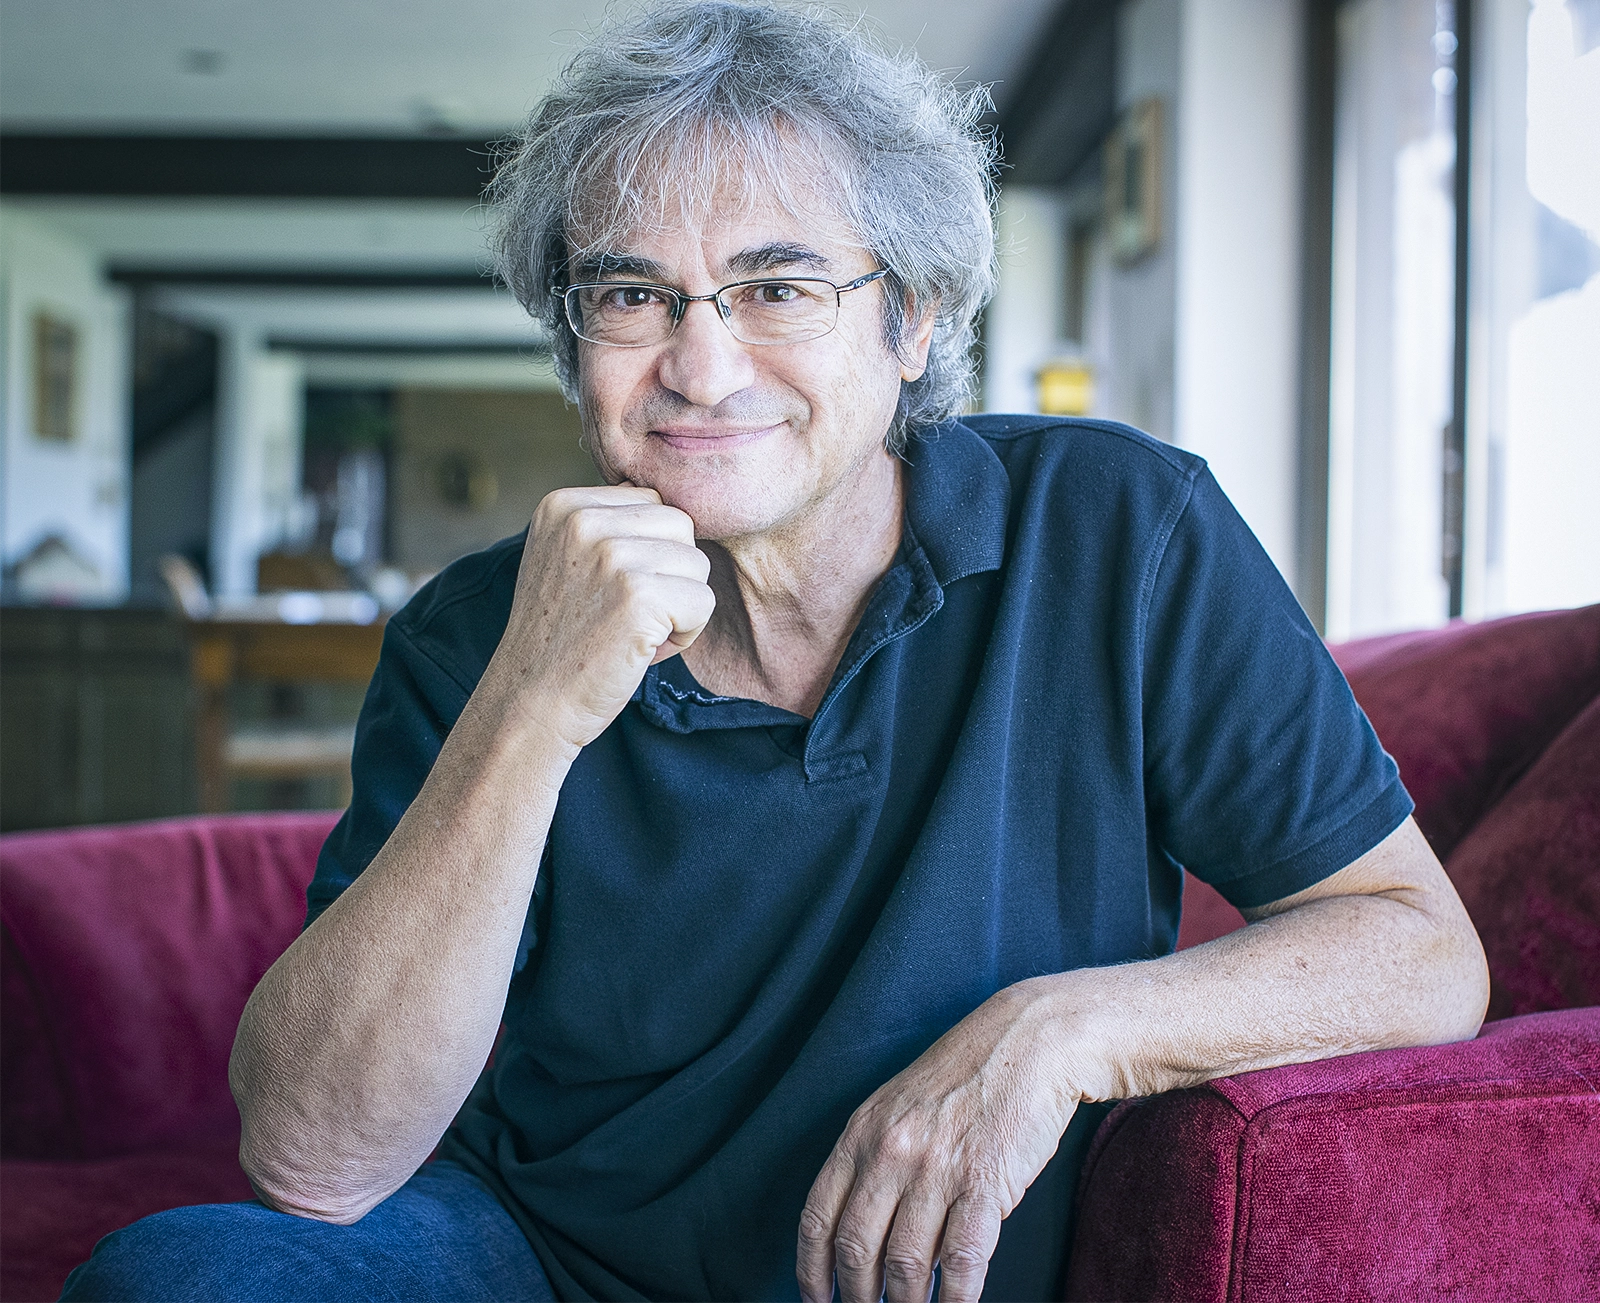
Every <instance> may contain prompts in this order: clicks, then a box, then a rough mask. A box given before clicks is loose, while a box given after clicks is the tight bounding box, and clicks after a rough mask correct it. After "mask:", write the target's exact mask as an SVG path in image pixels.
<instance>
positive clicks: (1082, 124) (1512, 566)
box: [0, 0, 1600, 831]
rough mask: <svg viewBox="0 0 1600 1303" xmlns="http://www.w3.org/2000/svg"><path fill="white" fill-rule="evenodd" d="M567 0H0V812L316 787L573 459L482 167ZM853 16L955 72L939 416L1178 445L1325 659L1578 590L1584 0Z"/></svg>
mask: <svg viewBox="0 0 1600 1303" xmlns="http://www.w3.org/2000/svg"><path fill="white" fill-rule="evenodd" d="M850 7H851V8H852V10H854V8H855V6H854V5H852V6H850ZM604 8H605V6H604V5H603V4H602V3H600V0H453V2H452V3H449V4H446V3H443V0H395V3H391V4H386V5H382V6H376V5H372V4H365V3H355V0H316V2H315V3H313V2H312V0H275V2H274V3H273V4H271V5H261V4H245V3H242V2H241V0H142V2H141V3H139V4H132V5H130V4H125V3H112V0H79V2H78V3H74V4H70V5H64V4H60V3H54V2H52V0H7V3H6V5H5V7H4V9H3V10H0V353H3V366H0V377H3V385H4V399H3V419H4V431H3V442H0V564H3V578H0V602H3V609H0V829H3V830H7V831H9V830H13V829H24V828H41V827H52V826H62V825H68V824H79V823H100V822H107V821H117V820H128V819H139V818H149V817H156V816H161V815H170V814H180V813H185V812H191V811H197V810H229V809H232V810H250V809H277V808H322V807H331V806H335V805H338V804H341V803H342V801H343V800H344V796H345V793H346V792H347V790H348V784H349V774H348V756H349V750H350V744H351V739H352V736H353V727H354V720H355V715H356V712H357V710H358V709H359V706H360V702H361V698H362V693H363V691H364V688H365V683H366V680H367V678H368V677H369V676H370V674H371V671H372V667H373V665H374V663H375V661H376V657H377V649H378V644H379V640H380V639H381V636H382V629H383V623H384V621H385V619H386V618H387V616H388V614H389V613H390V612H392V611H393V610H395V609H397V608H398V607H399V606H400V605H401V604H402V603H404V601H405V600H406V599H407V598H408V597H409V596H410V594H411V593H412V592H414V591H415V589H416V588H417V586H418V585H419V584H421V583H422V582H425V580H426V579H427V577H428V576H429V575H431V574H433V573H434V572H436V571H437V570H438V569H439V568H440V567H441V566H444V565H446V564H448V563H449V562H450V561H451V560H452V559H453V558H455V557H457V556H460V555H462V554H463V553H465V552H468V551H470V550H473V549H476V548H479V547H482V546H484V545H486V544H488V543H491V542H493V541H494V540H496V539H498V538H501V537H504V536H506V535H508V534H512V533H515V532H516V531H517V530H519V529H521V528H522V526H523V525H524V524H526V522H527V520H528V518H529V516H530V515H531V513H532V511H533V508H534V506H535V505H536V504H537V502H538V501H539V499H540V498H541V497H542V496H543V495H544V494H545V493H547V492H549V491H550V490H551V489H554V488H557V487H560V486H562V485H567V484H580V483H585V482H593V478H594V469H593V466H592V465H591V464H590V462H589V459H588V456H587V454H586V453H585V452H584V451H583V449H582V447H581V445H580V438H579V436H580V425H579V421H578V416H577V412H576V410H575V409H574V408H573V407H571V406H570V405H568V404H567V403H566V402H565V401H564V400H563V398H562V396H561V394H560V392H559V390H558V389H557V387H556V384H555V380H554V376H553V373H552V370H551V368H550V365H549V361H548V351H547V348H546V345H545V342H544V341H543V340H542V338H541V337H540V334H539V332H538V330H537V329H536V328H535V327H534V326H533V325H532V324H531V323H530V322H529V321H528V319H527V318H526V316H525V314H524V313H523V312H522V310H521V309H520V308H519V307H518V306H517V304H516V303H515V302H514V300H513V299H512V298H511V296H510V295H509V294H508V293H507V292H506V291H504V290H503V289H499V288H497V287H496V286H495V284H494V283H493V281H492V280H491V279H490V278H489V277H488V275H487V274H486V272H485V261H486V259H485V247H484V246H485V230H486V226H487V224H488V222H489V221H490V219H491V214H489V213H488V212H487V211H486V210H485V208H484V207H483V205H482V202H481V199H480V195H481V192H482V190H483V187H484V185H485V183H486V182H487V180H488V177H489V166H490V158H491V155H492V145H493V142H494V141H495V140H496V139H497V138H499V137H501V136H503V135H504V134H505V133H507V132H509V131H510V130H512V129H513V128H514V127H515V126H516V124H517V123H518V121H519V119H520V118H521V117H522V115H523V114H524V113H525V112H526V111H527V110H528V108H529V107H531V105H532V104H533V103H534V102H535V101H536V100H537V99H538V97H539V96H540V94H541V93H542V90H543V87H544V85H545V84H546V82H547V80H548V79H549V78H550V77H551V75H552V74H553V72H554V71H555V69H556V68H557V67H558V66H559V65H560V64H561V62H562V61H563V60H564V58H565V57H566V55H567V54H568V52H569V51H571V50H572V49H573V48H574V47H575V45H576V44H577V42H578V39H579V34H580V33H581V32H583V31H584V30H586V29H587V28H589V27H590V26H592V25H593V24H594V23H595V22H596V21H597V20H598V19H599V18H600V16H601V14H602V12H603V11H604ZM863 8H864V11H865V13H866V14H867V17H868V19H869V20H870V21H871V22H873V23H875V24H876V25H877V26H878V27H879V29H880V30H881V31H882V32H883V33H884V34H885V36H886V37H887V38H888V39H889V40H891V41H893V42H896V43H901V44H906V45H910V46H914V47H915V48H916V49H917V50H918V51H919V52H920V53H921V54H922V56H923V57H924V58H925V59H926V60H928V61H929V62H930V63H931V64H933V65H934V66H935V67H938V68H940V69H944V70H948V71H949V73H950V74H951V75H952V76H953V77H956V78H959V79H963V80H970V81H979V82H983V83H987V84H989V85H991V86H992V88H993V94H994V100H995V116H994V126H995V128H996V130H997V131H998V132H999V134H1000V138H1001V142H1002V146H1003V152H1004V158H1005V168H1004V170H1003V173H1002V175H1001V195H1000V223H1001V239H1002V269H1001V281H1000V290H999V293H998V295H997V296H996V298H995V300H994V302H993V303H992V304H991V305H990V307H989V309H988V312H987V314H986V317H985V321H984V328H983V343H982V348H983V356H982V359H981V368H980V377H981V384H980V388H979V392H978V393H977V395H976V397H975V405H976V406H977V407H978V408H979V409H982V410H992V411H1043V412H1053V413H1060V414H1067V415H1088V416H1096V417H1107V418H1112V419H1116V420H1121V421H1127V422H1131V423H1132V424H1135V425H1137V426H1139V427H1141V428H1143V429H1145V430H1148V431H1149V432H1151V433H1152V434H1154V435H1156V436H1157V437H1159V438H1162V439H1166V440H1169V441H1171V442H1173V443H1175V444H1177V445H1179V446H1181V447H1183V448H1186V449H1190V450H1192V451H1194V452H1197V453H1199V454H1201V455H1203V456H1204V457H1206V458H1207V459H1208V460H1209V461H1210V463H1211V465H1212V467H1213V469H1214V470H1215V472H1216V474H1217V477H1218V479H1219V480H1220V481H1221V483H1222V486H1223V487H1224V488H1225V489H1226V490H1227V491H1228V493H1229V494H1230V495H1231V496H1232V498H1233V500H1234V502H1235V503H1236V504H1237V505H1238V507H1239V509H1240V510H1241V512H1242V513H1243V514H1244V516H1245V518H1246V520H1248V521H1249V523H1250V525H1251V526H1252V527H1253V528H1254V530H1255V532H1256V533H1257V535H1258V536H1259V537H1260V539H1261V541H1262V543H1263V544H1264V545H1265V546H1266V548H1267V551H1268V552H1269V553H1270V554H1271V555H1272V557H1273V559H1274V560H1275V561H1276V562H1277V564H1278V566H1279V567H1280V569H1281V570H1282V571H1283V573H1284V575H1285V576H1286V577H1287V578H1288V580H1289V582H1290V584H1291V585H1292V586H1293V588H1294V590H1295V592H1296V594H1297V596H1298V597H1299V599H1300V601H1301V603H1302V605H1303V606H1304V607H1305V609H1306V611H1307V613H1308V614H1309V615H1310V617H1311V619H1312V621H1313V623H1314V624H1315V625H1316V626H1317V628H1318V629H1319V630H1320V631H1322V632H1323V633H1324V635H1325V636H1326V637H1327V638H1329V639H1330V640H1334V641H1338V640H1344V639H1348V638H1351V637H1356V636H1361V635H1366V634H1373V633H1380V632H1385V631H1390V630H1401V629H1413V628H1423V627H1428V626H1434V625H1439V624H1443V623H1444V622H1446V621H1448V620H1451V619H1466V620H1480V619H1484V618H1486V617H1490V616H1494V615H1500V614H1505V613H1510V612H1518V611H1528V610H1537V609H1545V608H1553V607H1570V606H1577V605H1581V604H1585V603H1590V602H1596V601H1600V0H1532V2H1531V3H1530V0H1343V2H1342V3H1335V2H1334V0H989V2H988V3H985V4H982V5H976V4H971V3H969V2H968V0H871V2H870V3H867V4H865V5H864V6H863Z"/></svg>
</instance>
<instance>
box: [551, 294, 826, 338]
mask: <svg viewBox="0 0 1600 1303" xmlns="http://www.w3.org/2000/svg"><path fill="white" fill-rule="evenodd" d="M680 304H681V300H680V298H679V296H678V295H676V294H674V293H673V292H672V291H671V290H668V289H664V288H663V287H661V286H659V285H632V284H622V283H608V284H603V285H575V286H573V287H572V289H571V290H569V291H568V293H567V320H568V321H569V322H570V324H571V326H572V329H573V330H574V331H575V332H576V333H577V334H578V335H580V336H581V337H582V338H584V339H587V340H591V341H593V342H594V343H597V344H618V345H621V346H623V347H633V348H638V347H643V346H646V345H650V344H659V343H662V342H663V341H664V340H666V339H667V338H668V337H669V336H670V335H671V334H672V332H673V329H674V327H676V325H677V324H678V318H679V317H680V316H681V315H682V309H681V307H680ZM716 304H717V308H718V311H719V312H720V313H721V314H722V318H723V320H724V321H726V322H727V324H728V328H729V329H730V330H731V331H732V332H733V335H734V338H735V339H738V340H741V341H743V342H744V343H746V344H795V343H800V342H803V341H804V340H808V339H816V338H817V337H818V336H820V335H826V334H827V333H828V332H829V331H830V330H832V329H833V328H834V326H835V324H837V322H838V319H839V291H838V289H837V288H836V287H835V286H834V285H833V284H832V283H831V282H829V281H824V280H807V279H799V280H762V281H747V282H745V283H744V284H740V285H729V286H727V287H726V288H724V289H721V290H719V291H717V297H716Z"/></svg>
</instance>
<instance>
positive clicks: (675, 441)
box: [650, 423, 783, 452]
mask: <svg viewBox="0 0 1600 1303" xmlns="http://www.w3.org/2000/svg"><path fill="white" fill-rule="evenodd" d="M782 428H783V427H782V424H781V423H779V424H777V425H764V426H759V427H756V428H746V429H731V430H730V429H728V428H727V427H726V426H722V427H685V426H667V427H665V428H662V429H658V430H651V431H650V437H651V438H653V439H659V440H661V442H662V443H664V444H666V445H667V446H668V447H670V448H675V449H677V450H678V451H679V452H726V451H728V450H729V449H732V448H741V447H744V446H745V445H747V444H751V443H755V442H756V441H758V440H760V439H764V438H766V437H767V436H768V435H769V434H776V433H777V432H778V431H779V430H780V429H782Z"/></svg>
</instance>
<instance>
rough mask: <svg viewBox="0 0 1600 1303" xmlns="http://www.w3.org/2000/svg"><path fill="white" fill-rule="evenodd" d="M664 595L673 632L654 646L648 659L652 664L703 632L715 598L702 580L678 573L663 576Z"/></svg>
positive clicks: (674, 654) (715, 603)
mask: <svg viewBox="0 0 1600 1303" xmlns="http://www.w3.org/2000/svg"><path fill="white" fill-rule="evenodd" d="M659 582H660V583H661V584H662V586H663V590H664V593H665V596H666V598H667V617H668V618H669V619H670V620H671V621H672V632H671V633H669V634H668V635H667V637H666V640H665V641H664V642H661V643H659V644H658V645H657V646H656V650H655V654H654V655H653V656H652V657H651V658H650V663H651V664H652V665H653V664H655V663H657V662H658V661H664V660H666V659H667V658H668V657H670V656H676V655H677V654H678V653H679V652H681V651H682V650H683V649H684V648H685V647H687V646H689V645H690V644H691V643H692V642H694V640H695V639H696V638H698V637H699V636H700V635H701V633H703V632H704V631H705V627H706V624H707V622H708V621H709V620H710V619H711V612H712V611H713V610H715V609H716V605H717V599H716V596H715V594H713V593H712V591H711V589H710V588H708V587H707V586H706V585H705V584H704V583H703V582H700V581H697V580H695V579H692V578H685V577H683V576H680V575H663V576H662V577H661V579H660V581H659Z"/></svg>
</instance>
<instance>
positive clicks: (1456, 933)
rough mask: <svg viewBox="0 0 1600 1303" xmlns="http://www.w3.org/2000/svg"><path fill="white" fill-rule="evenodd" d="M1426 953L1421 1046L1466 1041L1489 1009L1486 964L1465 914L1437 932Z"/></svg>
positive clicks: (1486, 961) (1470, 923)
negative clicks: (1426, 991)
mask: <svg viewBox="0 0 1600 1303" xmlns="http://www.w3.org/2000/svg"><path fill="white" fill-rule="evenodd" d="M1428 949H1429V953H1428V956H1427V970H1428V972H1429V979H1430V980H1429V981H1428V982H1427V984H1426V989H1427V990H1428V992H1429V997H1428V998H1427V999H1425V1000H1424V1002H1423V1004H1424V1011H1423V1012H1424V1023H1425V1026H1424V1027H1423V1028H1421V1029H1419V1030H1422V1031H1423V1033H1424V1035H1423V1038H1422V1042H1421V1043H1423V1044H1434V1045H1443V1044H1447V1043H1449V1042H1452V1041H1470V1040H1471V1039H1472V1038H1473V1037H1475V1036H1476V1035H1477V1034H1478V1030H1479V1028H1481V1027H1482V1026H1483V1018H1484V1015H1485V1014H1486V1013H1487V1012H1488V1009H1489V963H1488V960H1487V959H1486V958H1485V956H1484V953H1483V942H1482V941H1480V940H1479V938H1478V933H1477V929H1476V928H1474V927H1473V926H1472V922H1471V920H1470V919H1468V918H1467V915H1466V911H1465V910H1462V911H1460V914H1459V916H1458V917H1456V918H1454V919H1452V920H1450V923H1449V924H1446V925H1443V926H1441V927H1439V928H1438V929H1437V931H1436V934H1435V937H1434V939H1433V945H1432V946H1430V947H1429V948H1428Z"/></svg>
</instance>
